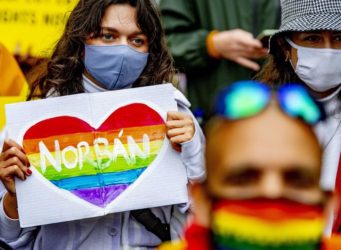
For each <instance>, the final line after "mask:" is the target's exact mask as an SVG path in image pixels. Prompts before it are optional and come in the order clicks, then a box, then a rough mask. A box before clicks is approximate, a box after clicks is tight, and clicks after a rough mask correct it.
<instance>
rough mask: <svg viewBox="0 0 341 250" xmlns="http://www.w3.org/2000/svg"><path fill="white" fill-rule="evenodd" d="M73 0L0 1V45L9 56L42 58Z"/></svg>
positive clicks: (61, 26) (53, 42)
mask: <svg viewBox="0 0 341 250" xmlns="http://www.w3.org/2000/svg"><path fill="white" fill-rule="evenodd" d="M77 2H78V1H77V0H0V34H1V35H0V43H3V44H4V45H5V46H6V47H7V48H8V49H9V50H10V51H11V52H12V53H13V52H18V53H20V54H22V55H25V54H27V53H28V52H30V53H31V55H33V56H37V57H46V56H49V54H50V53H51V51H52V48H53V47H54V45H55V44H56V41H58V39H59V37H60V36H61V34H62V32H63V29H64V26H65V22H66V20H67V17H68V16H69V14H70V11H71V10H72V9H73V8H74V6H75V5H76V3H77Z"/></svg>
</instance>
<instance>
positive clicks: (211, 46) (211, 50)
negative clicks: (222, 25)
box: [206, 30, 220, 59]
mask: <svg viewBox="0 0 341 250" xmlns="http://www.w3.org/2000/svg"><path fill="white" fill-rule="evenodd" d="M218 33H219V31H217V30H213V31H211V32H210V33H209V34H208V36H207V38H206V48H207V52H208V54H209V55H210V56H211V57H213V58H215V59H220V54H219V52H218V51H217V49H216V46H215V43H214V37H215V36H216V35H217V34H218Z"/></svg>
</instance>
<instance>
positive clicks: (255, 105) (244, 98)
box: [223, 82, 271, 119]
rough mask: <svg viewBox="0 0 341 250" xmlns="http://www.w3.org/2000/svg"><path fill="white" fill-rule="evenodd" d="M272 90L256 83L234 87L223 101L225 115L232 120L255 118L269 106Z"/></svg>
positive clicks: (246, 83) (242, 83)
mask: <svg viewBox="0 0 341 250" xmlns="http://www.w3.org/2000/svg"><path fill="white" fill-rule="evenodd" d="M270 95H271V93H270V90H269V89H268V88H267V87H266V86H264V85H261V84H257V83H255V82H240V83H237V84H235V85H233V86H232V87H231V89H230V91H228V92H227V93H226V95H225V97H224V99H223V102H224V103H223V106H224V107H225V112H224V115H225V116H226V117H228V118H230V119H240V118H246V117H250V116H254V115H256V114H257V113H259V112H260V111H261V110H263V109H264V107H265V106H266V105H267V103H268V101H269V99H270Z"/></svg>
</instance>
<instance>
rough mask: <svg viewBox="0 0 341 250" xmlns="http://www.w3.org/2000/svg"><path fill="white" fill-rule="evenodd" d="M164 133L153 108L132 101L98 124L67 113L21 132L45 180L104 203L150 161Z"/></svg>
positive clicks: (162, 139) (137, 175) (143, 169)
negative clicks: (92, 124) (93, 125)
mask: <svg viewBox="0 0 341 250" xmlns="http://www.w3.org/2000/svg"><path fill="white" fill-rule="evenodd" d="M165 135H166V127H165V122H164V120H163V119H162V117H161V116H160V115H159V114H158V112H156V111H155V110H154V109H152V108H151V107H149V106H148V105H146V104H143V103H133V104H129V105H126V106H122V107H120V108H118V109H116V110H115V111H114V112H112V113H111V114H110V115H109V116H108V118H107V119H106V120H105V121H104V122H103V123H102V124H101V125H100V126H99V127H98V128H93V127H92V126H90V125H89V124H88V123H87V122H85V121H83V120H82V119H79V118H77V117H72V116H58V117H54V118H49V119H46V120H42V121H40V122H38V123H36V124H34V125H33V126H31V127H30V128H29V129H28V130H27V131H26V132H25V134H24V136H23V148H24V150H25V152H26V154H27V156H28V158H29V161H30V164H31V166H33V167H35V168H36V169H37V170H38V172H39V173H40V174H41V175H42V176H44V177H45V178H46V180H48V181H50V182H51V183H53V184H54V185H55V186H57V187H58V188H61V189H65V190H68V191H70V192H71V193H73V194H74V195H75V196H77V197H79V198H80V199H83V200H85V201H87V202H90V203H92V204H94V205H96V206H99V207H105V206H106V205H108V204H109V203H111V202H112V201H113V200H115V199H116V198H117V197H118V196H119V195H120V194H121V193H122V192H124V191H125V190H126V189H127V188H128V187H129V186H130V185H131V184H132V183H134V182H135V181H136V180H137V179H138V178H139V177H140V176H141V174H142V173H143V172H144V171H145V170H146V169H147V168H148V166H150V165H151V163H152V162H153V161H154V160H155V158H156V157H157V156H158V153H159V152H160V150H161V148H162V146H163V144H164V140H165Z"/></svg>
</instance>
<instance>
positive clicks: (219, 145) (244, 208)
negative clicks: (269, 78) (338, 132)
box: [160, 81, 341, 250]
mask: <svg viewBox="0 0 341 250" xmlns="http://www.w3.org/2000/svg"><path fill="white" fill-rule="evenodd" d="M323 117H324V112H323V110H322V109H321V108H320V107H319V106H318V105H317V104H316V103H315V101H314V100H313V99H312V98H311V97H310V96H309V94H308V93H307V92H306V91H305V89H304V88H303V87H302V86H299V85H289V86H285V87H283V88H281V89H279V90H277V91H275V92H274V91H271V90H270V88H268V87H267V86H265V85H263V84H260V83H258V82H251V81H247V82H240V83H236V84H234V85H231V86H230V87H228V88H226V89H225V90H224V91H222V92H221V93H220V96H219V98H218V101H217V109H216V116H215V117H214V118H213V120H211V122H210V123H209V127H208V128H209V130H208V133H207V145H206V167H207V180H206V182H205V183H203V184H194V185H193V186H192V196H193V200H194V213H195V215H194V220H193V224H192V225H191V226H190V227H189V228H187V230H186V232H185V241H183V242H180V243H179V244H177V245H176V244H173V245H164V246H162V247H161V248H160V249H161V250H166V249H186V250H192V249H193V250H194V249H196V250H208V249H220V250H222V249H229V250H249V249H252V250H265V249H266V250H272V249H276V250H282V249H283V250H288V249H295V250H300V249H305V250H310V249H324V250H326V249H334V250H335V249H341V240H340V238H338V237H336V236H335V237H332V238H329V239H325V238H324V237H323V230H324V226H325V217H326V216H325V214H326V213H327V204H330V202H329V201H330V194H329V193H327V192H325V191H324V190H323V189H322V188H321V187H320V184H319V178H320V170H321V156H322V148H321V146H320V144H319V142H318V140H317V138H316V136H315V134H314V131H313V129H312V125H313V124H315V123H316V122H318V121H319V120H321V119H323Z"/></svg>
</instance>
